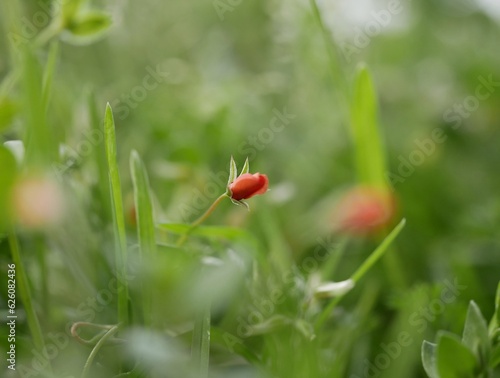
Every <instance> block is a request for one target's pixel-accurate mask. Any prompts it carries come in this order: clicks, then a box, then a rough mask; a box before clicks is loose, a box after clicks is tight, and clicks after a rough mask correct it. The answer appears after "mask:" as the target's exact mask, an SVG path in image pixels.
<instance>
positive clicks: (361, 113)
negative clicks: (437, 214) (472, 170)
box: [351, 65, 406, 287]
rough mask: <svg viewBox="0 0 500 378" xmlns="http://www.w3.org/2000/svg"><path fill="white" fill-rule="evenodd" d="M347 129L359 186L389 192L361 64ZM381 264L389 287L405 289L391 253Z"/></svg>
mask: <svg viewBox="0 0 500 378" xmlns="http://www.w3.org/2000/svg"><path fill="white" fill-rule="evenodd" d="M351 129H352V134H353V138H354V145H355V148H354V151H355V161H356V170H357V174H358V181H359V183H360V184H361V185H363V186H366V187H369V188H373V189H376V190H379V191H381V192H382V193H390V190H391V189H390V187H389V185H388V183H387V180H386V178H385V175H386V172H387V164H386V157H385V147H384V143H383V139H382V135H381V133H380V129H379V125H378V114H377V96H376V92H375V87H374V84H373V80H372V77H371V74H370V72H369V70H368V68H367V67H366V66H365V65H360V66H359V67H358V70H357V74H356V80H355V85H354V94H353V99H352V104H351ZM384 264H385V269H386V272H387V277H388V278H389V280H390V281H391V284H392V285H394V286H397V287H404V286H406V278H405V275H404V270H403V268H402V265H401V263H400V261H399V259H398V256H397V255H396V254H395V253H394V251H388V252H387V258H386V259H384Z"/></svg>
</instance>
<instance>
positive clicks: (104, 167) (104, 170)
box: [87, 91, 112, 222]
mask: <svg viewBox="0 0 500 378" xmlns="http://www.w3.org/2000/svg"><path fill="white" fill-rule="evenodd" d="M87 105H88V112H89V118H90V124H91V128H92V133H93V135H97V136H99V138H102V139H104V135H103V129H102V118H101V116H100V115H99V111H98V109H97V105H96V99H95V94H94V92H93V91H89V93H88V97H87ZM93 160H94V162H95V164H96V166H97V172H98V173H97V174H98V176H99V180H98V185H99V195H100V204H101V207H102V212H103V221H105V222H106V221H109V222H111V221H112V215H111V204H110V202H109V198H110V191H109V190H110V184H109V175H108V163H107V160H106V150H105V146H104V145H103V143H102V142H101V141H99V142H98V143H97V145H95V146H94V150H93Z"/></svg>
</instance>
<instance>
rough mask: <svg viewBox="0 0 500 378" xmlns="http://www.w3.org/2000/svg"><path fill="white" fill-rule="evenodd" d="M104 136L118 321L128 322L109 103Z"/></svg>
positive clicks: (122, 221)
mask: <svg viewBox="0 0 500 378" xmlns="http://www.w3.org/2000/svg"><path fill="white" fill-rule="evenodd" d="M104 138H105V145H106V157H107V161H108V173H109V181H110V189H111V208H112V213H113V225H114V234H115V261H116V275H117V279H118V322H119V323H120V324H122V325H123V326H126V325H127V324H128V283H127V278H126V277H127V240H126V235H125V218H124V215H123V200H122V190H121V184H120V174H119V172H118V165H117V162H116V135H115V121H114V118H113V111H112V109H111V106H110V105H109V103H108V104H107V105H106V113H105V116H104Z"/></svg>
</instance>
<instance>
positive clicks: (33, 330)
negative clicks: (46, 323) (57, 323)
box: [9, 230, 50, 370]
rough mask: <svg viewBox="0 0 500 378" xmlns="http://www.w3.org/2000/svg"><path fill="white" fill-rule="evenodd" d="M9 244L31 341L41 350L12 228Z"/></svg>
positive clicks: (38, 324) (32, 306)
mask: <svg viewBox="0 0 500 378" xmlns="http://www.w3.org/2000/svg"><path fill="white" fill-rule="evenodd" d="M9 245H10V251H11V255H12V261H14V264H15V265H16V278H17V279H16V282H17V285H18V287H19V294H20V297H21V301H22V303H23V304H24V311H25V312H26V319H27V321H28V327H29V329H30V332H31V335H32V337H33V343H34V345H35V348H36V349H37V350H39V351H43V350H44V349H45V342H44V340H43V333H42V328H41V327H40V322H39V321H38V317H37V315H36V311H35V307H34V305H33V300H32V296H31V291H30V286H29V280H28V275H27V273H26V269H25V267H24V264H23V261H22V259H21V252H20V249H19V241H18V240H17V237H16V234H15V232H14V230H12V231H11V232H10V233H9ZM48 370H50V361H48Z"/></svg>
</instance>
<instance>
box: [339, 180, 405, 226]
mask: <svg viewBox="0 0 500 378" xmlns="http://www.w3.org/2000/svg"><path fill="white" fill-rule="evenodd" d="M395 212H396V201H395V199H394V197H393V196H392V195H391V194H390V193H385V192H382V191H380V190H376V189H372V188H363V187H361V188H356V189H353V190H351V191H350V192H349V193H347V195H346V196H344V197H343V198H342V199H341V200H340V203H339V205H338V206H337V208H336V213H335V223H336V226H337V227H338V229H340V230H341V231H344V232H350V233H355V234H370V233H373V232H376V231H379V230H381V229H382V228H383V227H384V226H386V225H388V224H389V223H390V221H391V220H392V218H393V217H394V215H395Z"/></svg>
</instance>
